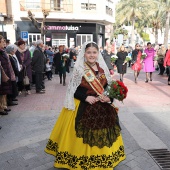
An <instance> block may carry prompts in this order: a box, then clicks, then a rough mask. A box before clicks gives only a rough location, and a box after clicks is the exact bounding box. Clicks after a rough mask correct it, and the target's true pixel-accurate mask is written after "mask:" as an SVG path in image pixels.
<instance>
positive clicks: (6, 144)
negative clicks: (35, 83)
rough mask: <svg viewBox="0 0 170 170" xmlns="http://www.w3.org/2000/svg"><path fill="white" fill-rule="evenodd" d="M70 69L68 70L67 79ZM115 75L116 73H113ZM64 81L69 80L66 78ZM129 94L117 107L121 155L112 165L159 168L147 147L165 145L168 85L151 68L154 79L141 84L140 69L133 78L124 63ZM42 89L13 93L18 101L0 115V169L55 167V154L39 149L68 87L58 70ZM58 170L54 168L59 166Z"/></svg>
mask: <svg viewBox="0 0 170 170" xmlns="http://www.w3.org/2000/svg"><path fill="white" fill-rule="evenodd" d="M70 75H71V73H69V74H67V79H69V77H70ZM114 78H115V79H119V75H118V74H117V73H116V72H115V75H114ZM67 82H68V81H67ZM124 83H125V85H126V86H127V87H128V89H129V92H128V97H127V99H125V100H124V102H123V103H120V102H118V101H115V102H114V103H115V105H116V106H118V107H119V109H120V110H119V118H120V123H121V127H122V135H123V140H124V144H125V152H126V156H127V158H126V160H125V161H123V162H121V163H120V164H119V165H118V166H117V167H115V168H114V170H159V169H160V168H159V167H158V165H157V164H156V163H155V162H154V160H153V159H152V158H151V157H150V156H149V155H148V153H147V150H148V149H159V148H168V149H169V150H170V143H169V141H170V135H168V134H169V133H170V114H169V113H170V86H168V85H167V76H166V75H164V76H159V75H158V72H157V71H156V72H154V74H153V81H152V82H151V81H150V82H149V83H145V74H144V73H143V72H141V74H140V75H139V80H138V83H137V84H136V83H134V78H133V71H132V70H131V69H130V68H128V71H127V74H126V75H125V77H124ZM45 84H46V93H45V94H36V93H35V89H34V88H33V89H32V94H31V95H28V96H26V97H25V96H24V94H22V95H21V96H19V97H18V99H19V101H18V103H19V105H17V106H13V107H11V109H12V111H11V112H10V113H9V115H7V116H1V117H0V126H2V129H1V130H0V170H57V169H56V168H53V162H54V157H53V156H50V155H47V154H46V153H44V148H45V146H46V142H47V139H48V137H49V135H50V132H51V130H52V128H53V126H54V124H55V122H56V120H57V118H58V116H59V113H60V110H61V109H62V107H63V101H64V97H65V93H66V88H67V86H62V85H60V84H59V77H58V75H54V78H53V80H52V81H48V80H45ZM58 170H59V169H58Z"/></svg>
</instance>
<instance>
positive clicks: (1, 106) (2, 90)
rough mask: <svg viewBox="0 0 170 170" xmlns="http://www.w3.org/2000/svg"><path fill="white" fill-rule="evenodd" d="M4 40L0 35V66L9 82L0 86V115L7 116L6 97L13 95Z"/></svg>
mask: <svg viewBox="0 0 170 170" xmlns="http://www.w3.org/2000/svg"><path fill="white" fill-rule="evenodd" d="M4 45H5V42H4V38H3V37H2V36H1V35H0V64H1V67H2V69H3V70H4V72H5V74H6V75H7V76H8V78H9V80H8V81H7V82H2V81H1V84H0V115H7V114H8V113H7V111H9V110H7V105H6V95H8V94H12V85H11V72H10V66H9V63H10V61H9V58H8V56H7V54H6V52H5V50H4Z"/></svg>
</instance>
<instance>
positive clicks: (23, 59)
mask: <svg viewBox="0 0 170 170" xmlns="http://www.w3.org/2000/svg"><path fill="white" fill-rule="evenodd" d="M16 56H17V58H18V61H19V63H20V65H21V70H20V72H19V74H18V82H17V84H18V91H19V95H21V94H22V91H23V90H24V89H25V90H26V93H27V94H31V92H30V90H31V88H30V84H29V85H25V86H24V82H23V80H24V77H25V76H28V78H29V81H30V83H31V82H32V69H31V55H30V52H29V50H28V49H27V48H26V46H25V41H23V40H19V41H18V50H17V51H16Z"/></svg>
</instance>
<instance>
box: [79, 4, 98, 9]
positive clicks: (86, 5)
mask: <svg viewBox="0 0 170 170" xmlns="http://www.w3.org/2000/svg"><path fill="white" fill-rule="evenodd" d="M81 9H83V10H96V4H91V3H81Z"/></svg>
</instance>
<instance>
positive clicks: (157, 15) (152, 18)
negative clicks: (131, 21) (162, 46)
mask: <svg viewBox="0 0 170 170" xmlns="http://www.w3.org/2000/svg"><path fill="white" fill-rule="evenodd" d="M157 5H159V6H157V8H155V9H153V11H154V13H153V14H151V15H148V16H146V17H147V20H148V24H149V26H150V27H151V28H152V30H153V32H154V34H155V44H158V30H159V29H160V30H162V28H163V27H164V25H165V11H164V7H163V6H162V5H161V6H160V4H157Z"/></svg>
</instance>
